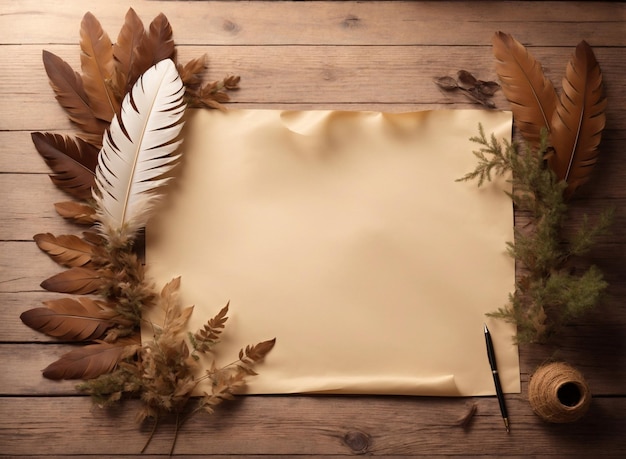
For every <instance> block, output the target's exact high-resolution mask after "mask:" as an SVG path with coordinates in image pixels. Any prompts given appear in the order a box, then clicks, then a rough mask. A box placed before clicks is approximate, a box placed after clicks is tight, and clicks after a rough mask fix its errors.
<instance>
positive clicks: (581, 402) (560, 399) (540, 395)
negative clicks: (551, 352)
mask: <svg viewBox="0 0 626 459" xmlns="http://www.w3.org/2000/svg"><path fill="white" fill-rule="evenodd" d="M528 400H529V402H530V406H531V407H532V409H533V411H534V412H535V413H536V414H537V415H538V416H539V417H540V418H541V419H543V420H544V421H547V422H554V423H566V422H574V421H577V420H578V419H580V418H581V417H583V416H584V414H585V413H586V412H587V410H588V409H589V405H591V392H590V391H589V386H587V382H586V381H585V378H584V377H583V375H582V374H581V373H580V372H579V371H578V370H576V369H575V368H573V367H572V366H570V365H568V364H567V363H562V362H555V363H549V364H547V365H543V366H541V367H539V368H538V369H537V371H535V373H534V374H533V375H532V377H531V378H530V383H529V385H528Z"/></svg>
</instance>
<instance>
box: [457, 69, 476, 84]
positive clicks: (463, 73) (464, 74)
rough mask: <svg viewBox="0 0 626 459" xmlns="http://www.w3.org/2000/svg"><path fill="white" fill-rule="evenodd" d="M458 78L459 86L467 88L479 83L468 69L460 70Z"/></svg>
mask: <svg viewBox="0 0 626 459" xmlns="http://www.w3.org/2000/svg"><path fill="white" fill-rule="evenodd" d="M457 79H458V83H459V86H461V87H462V88H465V89H469V88H473V87H474V86H476V84H477V83H478V80H477V79H476V78H475V77H474V75H472V74H471V73H470V72H468V71H467V70H459V71H458V72H457Z"/></svg>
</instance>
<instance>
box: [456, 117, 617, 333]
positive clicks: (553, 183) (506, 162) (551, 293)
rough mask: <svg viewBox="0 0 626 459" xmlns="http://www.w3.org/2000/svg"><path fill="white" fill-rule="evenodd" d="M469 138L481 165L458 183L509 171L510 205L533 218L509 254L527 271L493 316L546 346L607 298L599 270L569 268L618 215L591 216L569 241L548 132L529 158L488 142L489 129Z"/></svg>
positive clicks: (561, 187) (519, 230)
mask: <svg viewBox="0 0 626 459" xmlns="http://www.w3.org/2000/svg"><path fill="white" fill-rule="evenodd" d="M470 140H471V141H472V142H475V143H477V144H478V145H480V148H479V149H478V150H477V151H474V155H475V156H476V157H477V158H478V164H477V165H476V169H475V170H474V171H473V172H470V173H468V174H466V175H465V176H464V177H462V178H461V179H459V180H458V181H468V180H477V182H478V186H482V185H483V184H484V182H485V181H491V177H492V173H495V174H496V175H504V174H505V173H507V172H510V173H511V174H512V177H513V178H512V179H511V182H512V185H513V192H512V193H511V194H510V197H511V200H512V202H513V204H514V206H515V208H516V209H517V210H518V211H523V212H527V213H528V215H529V216H530V220H531V221H530V223H529V228H515V232H514V236H515V241H514V242H513V241H510V242H508V243H507V251H508V253H509V255H510V256H511V257H512V258H514V259H515V261H516V262H517V266H518V268H520V271H523V273H524V274H523V275H521V276H520V277H519V278H518V280H517V281H516V284H515V291H514V292H513V293H512V294H510V295H509V302H508V304H506V305H505V306H503V307H501V308H499V309H498V310H496V311H494V312H491V313H489V314H487V315H488V316H490V317H494V318H499V319H503V320H505V321H508V322H511V323H514V324H516V325H517V337H516V338H517V341H518V342H532V341H544V340H546V339H547V338H548V337H549V336H550V335H551V334H553V333H555V332H556V331H557V330H558V328H559V327H560V326H562V325H563V324H565V323H567V322H568V321H570V320H572V319H574V318H576V317H580V315H581V314H583V313H584V312H585V311H587V310H589V309H591V308H592V307H594V306H595V305H596V304H598V302H599V301H600V299H601V296H602V293H603V292H604V290H605V289H606V287H607V285H608V284H607V283H606V281H605V280H604V279H603V276H602V273H601V272H600V270H599V269H598V268H597V267H595V266H591V267H590V268H587V269H586V270H583V271H582V272H580V271H579V272H576V271H575V270H572V269H571V266H570V264H571V261H572V259H573V258H575V257H579V256H581V255H584V254H585V253H586V252H588V251H589V250H590V249H591V247H592V246H593V244H595V242H596V241H597V239H598V237H599V236H600V235H602V234H604V233H605V232H606V231H607V229H608V227H609V226H610V224H611V221H612V215H613V211H612V210H607V211H604V212H603V213H602V214H601V215H600V217H599V218H598V221H597V222H595V223H591V222H590V221H589V218H588V217H587V215H584V216H583V217H582V222H581V223H580V225H579V226H578V228H577V229H576V231H575V232H574V234H573V236H571V237H570V239H569V240H568V239H566V238H565V237H564V235H563V233H564V231H563V228H564V226H565V223H566V222H567V219H568V210H569V209H568V204H567V202H566V201H565V199H564V191H565V188H566V187H567V184H566V183H565V182H564V181H558V180H557V179H556V176H555V175H554V172H552V170H551V169H549V168H547V167H546V158H547V157H548V156H549V155H550V154H551V153H550V147H549V145H548V135H547V133H546V132H545V130H544V131H543V132H542V133H541V138H540V143H539V146H538V147H537V148H536V149H531V147H530V146H528V145H527V146H526V150H525V152H524V153H523V154H518V153H517V151H516V147H515V145H514V144H511V143H508V142H507V141H506V140H503V141H502V142H499V141H497V140H496V139H495V137H494V136H493V135H492V136H491V138H490V139H489V140H488V139H487V137H486V136H485V133H484V130H483V128H482V126H479V135H478V136H476V137H472V138H471V139H470Z"/></svg>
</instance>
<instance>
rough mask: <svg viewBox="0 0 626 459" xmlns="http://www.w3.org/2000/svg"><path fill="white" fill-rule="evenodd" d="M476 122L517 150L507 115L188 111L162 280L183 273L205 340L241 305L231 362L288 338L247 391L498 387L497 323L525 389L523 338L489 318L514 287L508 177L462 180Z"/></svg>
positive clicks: (152, 251)
mask: <svg viewBox="0 0 626 459" xmlns="http://www.w3.org/2000/svg"><path fill="white" fill-rule="evenodd" d="M479 123H482V125H483V127H484V129H485V132H486V133H487V135H490V134H491V133H494V134H495V135H496V137H497V138H508V139H509V140H510V135H511V115H510V113H508V112H498V111H485V110H447V111H425V112H416V113H403V114H387V113H377V112H340V111H279V110H230V111H228V112H226V113H223V112H220V111H217V110H213V111H209V110H191V111H190V116H189V119H188V121H187V126H186V134H185V144H184V152H183V162H182V164H181V166H180V167H179V168H178V170H177V172H176V175H177V176H178V177H177V180H176V181H175V182H174V185H173V186H172V187H171V188H170V189H169V190H168V194H167V198H166V199H165V202H164V203H163V206H162V208H161V210H160V212H159V213H158V215H157V216H156V217H155V218H154V220H153V221H152V222H151V223H150V224H149V226H148V229H147V262H148V266H149V272H148V274H149V275H150V276H151V277H153V278H154V279H155V280H156V282H157V285H164V284H165V283H166V282H168V281H169V280H171V279H172V278H173V277H176V276H182V286H181V299H182V302H183V304H184V305H195V309H194V312H193V315H192V317H191V320H190V326H189V329H190V330H192V331H195V330H197V329H199V328H201V327H202V325H203V324H204V323H205V322H206V320H207V319H209V318H210V317H212V316H213V315H215V314H216V313H217V312H218V311H219V309H220V308H221V307H222V306H224V305H225V304H226V303H227V302H228V301H230V314H229V315H230V319H229V321H228V323H227V326H226V331H225V333H224V335H223V336H224V337H223V339H222V342H221V343H220V344H219V346H218V348H219V354H218V355H216V358H217V359H218V362H219V363H220V364H226V363H229V362H231V361H233V360H235V359H236V356H237V354H238V351H239V349H240V348H241V347H243V346H245V345H246V344H255V343H257V342H260V341H263V340H266V339H270V338H273V337H276V338H277V343H276V347H275V348H274V349H273V350H272V352H271V353H270V354H269V355H268V357H267V358H266V360H265V361H264V363H263V364H261V365H260V366H259V367H258V371H259V375H258V376H255V377H251V378H250V379H249V385H248V392H249V393H301V392H329V393H369V394H409V395H441V396H463V395H489V394H494V393H495V391H494V385H493V379H492V375H491V371H490V369H489V364H488V361H487V355H486V351H485V342H484V335H483V323H484V322H486V323H487V325H488V326H489V328H490V330H491V332H492V335H493V340H494V344H495V347H496V354H497V359H498V366H499V369H500V373H501V379H502V384H503V387H504V389H505V391H507V392H519V390H520V378H519V363H518V353H517V347H516V346H515V345H514V344H513V341H512V337H513V334H514V328H513V326H511V325H509V324H506V323H503V322H501V321H495V320H491V319H488V318H486V317H485V313H486V312H489V311H493V310H495V309H496V308H498V307H500V306H502V305H504V304H505V303H506V302H507V296H508V293H509V292H510V291H512V289H513V288H514V263H513V260H512V259H511V258H510V257H508V256H507V254H506V242H507V241H511V240H512V239H513V210H512V205H511V202H510V199H509V198H508V197H507V196H506V195H505V193H504V191H503V190H505V189H510V184H508V183H507V182H506V181H505V180H503V179H502V180H498V181H496V182H493V183H488V184H487V185H485V186H484V187H482V188H478V187H477V186H476V183H475V182H470V183H465V182H463V183H460V182H456V181H455V180H456V179H458V178H459V177H462V176H463V175H465V174H466V173H467V172H469V171H472V170H473V169H474V168H475V165H476V158H475V157H474V155H473V154H472V151H473V150H475V149H477V148H478V145H476V144H474V143H471V142H470V141H469V138H470V137H471V136H475V135H477V133H478V124H479ZM148 319H149V320H153V321H155V322H157V321H158V312H154V313H152V314H151V315H149V316H148ZM143 332H144V334H148V335H149V334H150V333H152V331H151V327H149V326H147V327H144V330H143ZM209 363H210V360H208V361H207V362H205V364H206V365H208V364H209Z"/></svg>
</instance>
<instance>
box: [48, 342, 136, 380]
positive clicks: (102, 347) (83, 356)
mask: <svg viewBox="0 0 626 459" xmlns="http://www.w3.org/2000/svg"><path fill="white" fill-rule="evenodd" d="M137 349H138V341H137V340H136V339H121V340H118V341H116V342H115V343H105V342H98V343H97V344H89V345H87V346H82V347H80V348H78V349H75V350H73V351H70V352H68V353H67V354H64V355H63V356H61V358H60V359H59V360H57V361H56V362H53V363H52V364H50V365H48V366H47V367H46V368H45V369H44V370H43V375H44V377H46V378H48V379H55V380H58V379H92V378H97V377H98V376H100V375H103V374H106V373H110V372H111V371H113V370H114V369H115V367H116V366H117V364H118V363H119V362H120V361H121V360H122V359H124V358H127V357H130V356H132V355H133V354H134V353H135V352H136V351H137Z"/></svg>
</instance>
